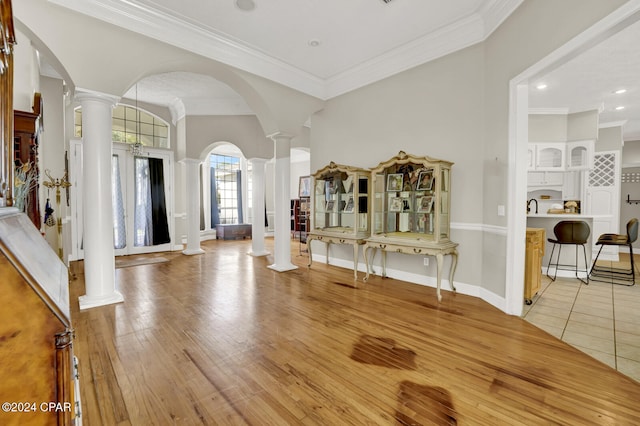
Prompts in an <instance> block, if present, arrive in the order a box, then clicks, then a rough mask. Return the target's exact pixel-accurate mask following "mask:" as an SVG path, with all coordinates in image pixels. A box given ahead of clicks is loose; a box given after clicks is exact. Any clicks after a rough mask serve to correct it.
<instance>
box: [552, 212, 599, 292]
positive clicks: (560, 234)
mask: <svg viewBox="0 0 640 426" xmlns="http://www.w3.org/2000/svg"><path fill="white" fill-rule="evenodd" d="M553 233H554V235H555V239H554V238H547V241H549V242H550V243H553V247H552V249H551V255H550V256H549V264H548V265H547V276H548V277H549V278H551V281H555V280H556V277H557V275H558V269H562V270H565V271H567V270H568V271H571V270H575V272H576V278H577V279H579V280H580V281H582V282H583V283H585V284H589V264H588V263H587V249H586V248H585V244H586V243H587V240H588V239H589V234H590V233H591V230H590V229H589V225H588V224H587V222H585V221H582V220H563V221H560V222H558V223H556V226H554V227H553ZM556 245H558V258H557V259H556V262H555V263H554V266H555V268H556V269H555V273H554V275H553V277H552V276H551V275H549V269H550V268H551V264H552V261H553V253H554V251H555V249H556ZM564 245H573V246H575V247H576V263H575V265H566V264H561V263H560V253H561V252H562V246H564ZM578 246H582V252H583V253H584V272H585V274H586V276H587V280H586V281H585V280H583V279H582V278H580V277H579V276H578V272H579V271H578ZM569 266H571V267H572V268H570V269H569V268H567V267H569Z"/></svg>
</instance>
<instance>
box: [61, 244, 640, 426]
mask: <svg viewBox="0 0 640 426" xmlns="http://www.w3.org/2000/svg"><path fill="white" fill-rule="evenodd" d="M271 243H272V242H271V241H268V243H267V246H268V248H270V247H269V244H271ZM250 244H251V243H250V241H248V240H247V241H208V242H205V243H203V249H204V250H205V253H204V254H202V255H198V256H183V255H182V254H177V253H162V254H161V255H160V256H162V257H165V258H166V259H167V260H168V261H167V262H162V263H154V264H148V265H139V266H133V267H126V268H119V269H117V271H116V280H117V283H118V287H119V290H120V291H121V292H122V294H123V295H124V298H125V302H124V303H121V304H118V305H112V306H106V307H100V308H95V309H90V310H86V311H78V304H77V297H78V296H79V295H81V294H83V293H84V282H83V274H82V263H76V264H74V265H72V270H73V272H75V273H76V275H77V278H76V279H75V280H73V281H72V282H71V298H72V320H73V324H74V327H75V330H76V341H75V353H76V355H77V357H78V358H79V362H80V374H81V375H80V383H81V397H82V413H83V416H82V417H83V421H84V425H86V426H95V425H129V424H130V425H172V424H179V425H196V424H210V425H213V424H234V425H236V424H250V425H289V424H291V425H296V424H302V425H342V424H351V425H362V424H380V425H390V424H460V425H463V424H464V425H499V424H505V425H534V424H563V425H572V424H573V425H587V424H594V425H602V424H611V425H613V424H615V425H625V424H628V425H637V424H640V408H639V404H638V401H640V384H638V382H635V381H633V380H631V379H629V378H628V377H626V376H624V375H622V374H620V373H619V372H617V371H615V370H614V369H613V368H611V367H609V366H607V365H605V364H604V363H601V362H599V361H597V360H595V359H594V358H592V357H590V356H588V355H586V354H584V353H582V352H580V351H579V350H577V349H575V348H573V347H571V346H570V345H568V344H566V343H564V342H562V341H561V340H559V339H557V338H556V337H554V336H552V335H551V334H548V333H546V332H545V331H543V330H541V329H539V328H536V327H535V326H533V325H532V324H530V323H528V322H527V321H525V320H523V319H522V318H518V317H513V316H508V315H506V314H504V313H502V312H500V311H499V310H498V309H495V308H494V307H492V306H490V305H489V304H487V303H485V302H483V301H481V300H479V299H477V298H473V297H469V296H465V295H460V294H453V293H451V292H448V291H445V292H443V301H442V303H441V304H438V303H437V301H436V294H435V290H434V289H433V288H429V287H424V286H420V285H415V284H409V283H406V282H402V281H398V280H394V279H388V278H387V279H382V278H380V277H377V276H373V277H371V278H370V279H369V281H368V282H367V283H364V282H362V280H361V279H362V274H360V280H358V281H354V279H353V272H352V271H351V270H348V269H342V268H338V267H334V266H326V265H324V264H321V263H317V262H314V264H313V266H312V268H311V269H308V268H307V267H306V261H307V258H306V257H305V256H300V255H298V246H297V243H294V244H292V260H293V262H294V263H296V264H297V265H298V266H300V268H299V269H297V270H294V271H290V272H286V273H278V272H275V271H272V270H271V269H268V268H267V265H269V264H270V263H272V262H273V258H272V257H271V256H267V257H261V258H254V257H251V256H249V255H247V254H246V253H247V252H248V251H249V250H250ZM136 258H140V256H137V257H136ZM461 261H464V260H463V259H461Z"/></svg>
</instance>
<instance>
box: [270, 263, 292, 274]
mask: <svg viewBox="0 0 640 426" xmlns="http://www.w3.org/2000/svg"><path fill="white" fill-rule="evenodd" d="M267 268H269V269H273V270H274V271H277V272H286V271H292V270H294V269H298V267H297V266H296V265H294V264H293V263H287V264H284V265H276V264H273V265H269V266H267Z"/></svg>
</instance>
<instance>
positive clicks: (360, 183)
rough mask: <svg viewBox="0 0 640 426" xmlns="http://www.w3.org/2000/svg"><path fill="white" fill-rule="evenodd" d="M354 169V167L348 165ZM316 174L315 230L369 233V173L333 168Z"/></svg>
mask: <svg viewBox="0 0 640 426" xmlns="http://www.w3.org/2000/svg"><path fill="white" fill-rule="evenodd" d="M351 169H353V168H345V170H351ZM358 170H359V169H358ZM314 177H315V191H314V205H313V218H314V223H313V228H314V230H319V231H326V232H334V233H345V234H348V233H354V234H356V233H360V234H363V233H368V230H369V174H368V172H366V171H365V172H364V173H360V172H347V171H341V170H333V169H332V170H331V171H327V172H321V171H318V172H316V174H315V175H314ZM367 236H368V235H367Z"/></svg>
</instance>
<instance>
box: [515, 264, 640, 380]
mask: <svg viewBox="0 0 640 426" xmlns="http://www.w3.org/2000/svg"><path fill="white" fill-rule="evenodd" d="M625 256H626V258H625ZM628 259H629V256H628V255H624V254H621V255H620V260H621V262H620V263H626V264H628ZM634 259H635V264H636V280H637V281H639V282H638V283H636V285H634V286H630V287H629V286H623V285H616V284H610V283H603V282H597V281H590V282H589V285H585V284H583V283H581V282H580V281H579V280H577V279H571V278H557V279H556V281H554V282H552V281H551V280H550V279H549V278H548V277H547V276H546V275H545V274H543V275H542V288H541V289H540V291H539V292H538V294H537V295H536V296H535V297H534V298H533V303H532V304H531V305H524V313H523V317H524V319H525V320H527V321H529V322H530V323H532V324H534V325H536V326H537V327H539V328H541V329H543V330H545V331H547V332H548V333H550V334H552V335H554V336H556V337H558V338H559V339H561V340H563V341H565V342H567V343H569V344H570V345H572V346H574V347H575V348H577V349H580V350H581V351H583V352H585V353H587V354H589V355H591V356H592V357H594V358H596V359H598V360H600V361H602V362H604V363H605V364H608V365H610V366H611V367H613V368H615V369H617V370H618V371H620V372H621V373H623V374H625V375H627V376H629V377H631V378H633V379H634V380H637V381H640V276H639V274H638V271H639V269H638V265H639V263H638V262H640V256H639V255H636V256H634ZM598 263H600V262H598ZM609 263H611V262H609Z"/></svg>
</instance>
